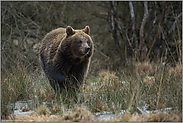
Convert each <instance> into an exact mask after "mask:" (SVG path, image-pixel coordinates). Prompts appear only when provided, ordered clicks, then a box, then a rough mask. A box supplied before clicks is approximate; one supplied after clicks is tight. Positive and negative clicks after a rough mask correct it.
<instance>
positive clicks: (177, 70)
mask: <svg viewBox="0 0 183 123" xmlns="http://www.w3.org/2000/svg"><path fill="white" fill-rule="evenodd" d="M181 66H182V65H181V64H177V65H176V66H175V67H171V66H162V65H155V64H154V63H149V62H144V63H139V64H137V65H136V67H135V70H134V71H135V73H133V72H131V73H130V74H129V73H126V72H124V71H122V72H121V73H117V72H109V71H101V72H100V73H99V74H98V76H97V77H92V78H89V79H88V80H86V83H85V84H84V85H83V86H82V87H81V88H80V93H78V94H77V101H76V102H73V101H72V96H71V97H69V98H68V96H67V94H66V95H65V97H63V95H62V96H61V97H60V99H56V98H55V95H54V92H53V90H52V88H51V87H50V85H49V83H48V82H47V79H46V78H45V77H44V76H43V75H44V74H42V73H40V72H38V71H35V72H34V73H31V74H30V73H28V72H27V70H26V68H25V67H24V66H19V67H18V69H16V70H15V72H14V73H13V74H10V75H9V76H8V77H3V79H2V82H1V87H2V98H1V99H2V100H1V112H2V114H1V118H2V119H7V120H6V121H8V120H12V121H20V122H24V121H31V122H33V121H35V122H39V121H41V122H52V121H53V122H54V121H55V122H62V121H63V122H70V121H72V122H74V121H79V122H83V121H85V122H90V121H91V122H95V121H97V117H96V116H94V115H93V113H95V112H104V111H107V112H112V113H113V114H115V115H117V114H119V112H120V111H121V110H126V112H128V113H126V114H125V115H121V116H118V117H116V118H115V119H111V120H108V121H106V120H103V121H101V122H104V121H106V122H109V121H111V122H114V121H116V122H118V121H123V122H125V121H139V122H141V121H142V122H143V121H181V120H182V119H181V118H180V116H179V114H181V111H182V83H181V80H182V75H181V74H182V72H181V70H182V67H181ZM20 90H21V91H20ZM7 92H9V93H7ZM65 98H68V99H67V100H68V101H69V102H67V101H65ZM20 100H24V101H26V100H33V102H34V104H35V106H34V107H30V106H29V107H28V109H30V108H31V109H33V110H34V111H35V112H34V113H32V114H31V115H30V116H23V115H15V116H14V115H10V114H11V112H12V111H13V110H14V109H15V108H16V107H12V108H10V107H9V104H10V103H15V102H17V101H20ZM53 100H54V101H53ZM42 102H45V103H46V105H42ZM48 104H49V105H48ZM144 105H146V106H147V107H146V110H155V109H162V108H165V107H172V108H173V109H172V110H173V111H176V112H177V113H176V114H175V113H174V114H173V113H172V114H164V113H159V114H158V113H155V114H137V113H135V112H137V111H138V110H137V107H140V108H141V109H143V108H142V107H143V106H144ZM83 106H84V107H87V109H86V108H84V107H83ZM65 107H66V108H65ZM68 110H69V111H68ZM177 114H178V115H177Z"/></svg>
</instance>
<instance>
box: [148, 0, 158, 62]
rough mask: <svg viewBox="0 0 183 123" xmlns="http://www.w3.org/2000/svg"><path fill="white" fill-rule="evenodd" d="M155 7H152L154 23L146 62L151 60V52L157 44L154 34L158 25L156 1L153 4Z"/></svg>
mask: <svg viewBox="0 0 183 123" xmlns="http://www.w3.org/2000/svg"><path fill="white" fill-rule="evenodd" d="M152 4H153V5H152V6H153V7H152V11H153V18H152V19H153V22H152V31H151V34H150V36H149V44H148V49H149V51H148V53H147V55H146V60H148V59H149V55H150V52H151V50H152V47H153V46H154V43H155V41H156V40H155V37H154V33H155V24H156V23H157V22H156V1H155V2H154V3H152Z"/></svg>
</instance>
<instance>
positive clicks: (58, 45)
mask: <svg viewBox="0 0 183 123" xmlns="http://www.w3.org/2000/svg"><path fill="white" fill-rule="evenodd" d="M89 33H90V28H89V26H86V27H85V28H84V29H82V30H74V29H73V28H72V27H71V26H67V27H66V28H58V29H55V30H53V31H51V32H50V33H48V34H47V35H46V36H45V37H44V39H43V40H42V46H41V50H40V60H41V64H42V68H43V70H44V72H45V74H46V75H47V77H48V79H49V81H50V85H51V86H52V87H53V89H54V90H55V92H56V91H57V90H58V89H60V90H62V89H63V88H65V87H66V88H78V86H79V85H80V84H82V81H83V79H84V77H85V76H86V74H87V71H88V68H89V64H90V59H91V56H92V54H93V49H94V46H93V41H92V39H91V37H90V36H89ZM58 87H60V88H58Z"/></svg>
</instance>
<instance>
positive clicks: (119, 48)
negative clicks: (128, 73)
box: [110, 1, 126, 63]
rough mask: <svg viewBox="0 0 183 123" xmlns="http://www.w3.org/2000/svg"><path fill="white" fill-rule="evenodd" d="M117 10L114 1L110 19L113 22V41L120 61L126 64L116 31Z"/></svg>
mask: <svg viewBox="0 0 183 123" xmlns="http://www.w3.org/2000/svg"><path fill="white" fill-rule="evenodd" d="M115 14H116V13H115V8H114V1H112V2H111V17H110V19H111V20H110V21H111V31H112V35H113V39H114V42H115V45H116V50H117V52H118V54H119V56H120V59H121V61H122V63H125V61H126V59H125V58H124V56H123V55H122V53H121V47H120V44H119V40H118V36H117V29H116V23H115V17H116V15H115Z"/></svg>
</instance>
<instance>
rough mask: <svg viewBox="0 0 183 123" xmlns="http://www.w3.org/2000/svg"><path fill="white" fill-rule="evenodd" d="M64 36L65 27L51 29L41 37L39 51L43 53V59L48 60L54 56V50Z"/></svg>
mask: <svg viewBox="0 0 183 123" xmlns="http://www.w3.org/2000/svg"><path fill="white" fill-rule="evenodd" d="M65 36H66V32H65V28H58V29H55V30H52V31H51V32H49V33H48V34H47V35H46V36H45V37H44V38H43V40H42V46H41V51H40V53H41V54H43V55H42V56H43V59H45V60H47V62H48V61H50V60H52V59H53V58H54V56H55V54H56V50H57V49H58V46H59V44H60V43H61V41H62V39H63V38H64V37H65Z"/></svg>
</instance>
